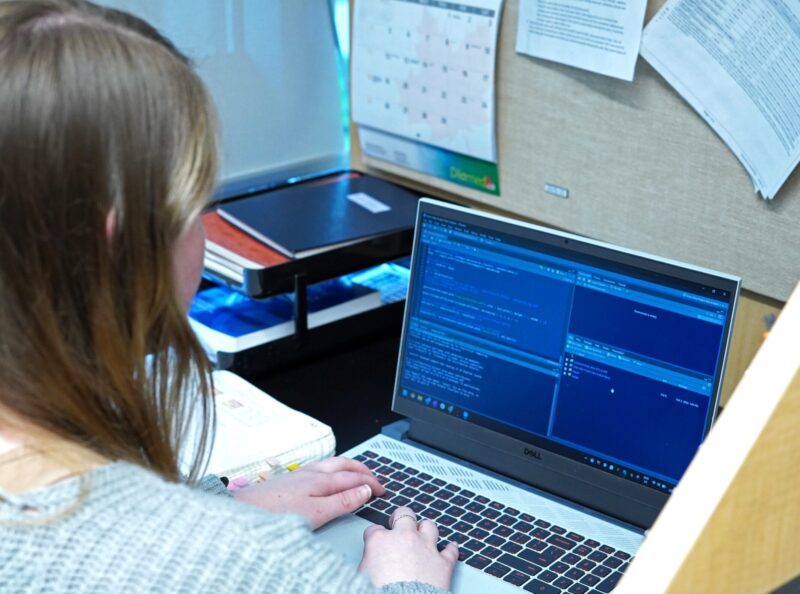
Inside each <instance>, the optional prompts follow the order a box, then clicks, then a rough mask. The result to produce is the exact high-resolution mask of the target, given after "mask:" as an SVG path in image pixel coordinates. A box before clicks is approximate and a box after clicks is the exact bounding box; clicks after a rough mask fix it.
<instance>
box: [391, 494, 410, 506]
mask: <svg viewBox="0 0 800 594" xmlns="http://www.w3.org/2000/svg"><path fill="white" fill-rule="evenodd" d="M409 501H411V500H410V499H409V498H408V497H403V496H402V495H397V496H395V497H394V498H393V499H391V500H390V503H392V504H394V505H397V506H398V507H399V506H401V505H407V504H408V502H409Z"/></svg>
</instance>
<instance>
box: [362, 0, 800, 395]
mask: <svg viewBox="0 0 800 594" xmlns="http://www.w3.org/2000/svg"><path fill="white" fill-rule="evenodd" d="M662 4H663V0H651V1H650V3H649V5H648V10H647V17H646V19H649V18H651V17H652V16H653V15H654V14H655V12H656V11H657V10H658V8H660V7H661V5H662ZM517 16H518V1H517V0H506V1H505V3H504V8H503V19H502V23H501V29H500V40H499V48H498V64H497V68H498V76H497V135H498V138H497V141H498V153H499V155H498V156H499V169H500V189H501V195H500V196H499V197H497V196H491V195H489V194H484V193H481V192H478V191H474V190H469V189H464V188H463V187H461V186H456V185H454V184H451V183H448V182H444V181H442V180H440V179H437V178H433V177H429V176H426V175H423V174H420V173H417V172H412V171H409V170H406V169H403V168H401V167H398V166H395V165H391V164H388V163H386V162H383V161H380V160H377V159H374V158H371V157H368V156H362V155H361V153H360V152H359V151H358V150H357V146H358V136H357V130H355V129H354V137H353V147H354V149H356V150H354V156H353V159H354V165H355V166H356V167H358V168H365V169H374V170H377V171H381V172H383V173H385V174H388V175H389V176H398V177H399V178H401V179H403V180H406V181H408V180H411V181H412V183H415V184H418V185H421V186H422V187H423V188H428V189H430V191H431V192H432V193H434V194H438V195H444V196H449V197H451V198H452V197H455V198H456V199H460V200H462V201H464V202H467V203H473V204H476V205H478V206H484V207H487V208H490V209H493V210H499V211H505V212H507V213H512V214H514V215H517V216H521V217H523V218H526V219H531V220H534V221H538V222H541V223H544V224H548V225H552V226H555V227H559V228H562V229H567V230H569V231H572V232H574V233H580V234H583V235H586V236H589V237H593V238H596V239H601V240H604V241H609V242H612V243H617V244H620V245H623V246H626V247H629V248H633V249H638V250H642V251H647V252H652V253H655V254H659V255H662V256H666V257H669V258H673V259H677V260H684V261H688V262H691V263H694V264H697V265H701V266H706V267H710V268H715V269H718V270H722V271H725V272H730V273H734V274H738V275H740V276H741V277H742V278H743V286H744V288H745V289H746V290H747V291H748V292H749V293H748V294H749V295H750V297H748V298H746V299H745V300H743V303H742V305H743V308H742V311H741V316H740V319H739V321H738V322H737V328H736V331H735V332H734V352H733V353H732V361H731V363H732V364H733V365H732V367H733V369H732V370H731V372H730V373H729V376H733V377H734V379H735V380H738V377H739V376H740V374H741V372H742V371H743V369H744V367H745V366H746V365H747V363H748V362H749V360H750V358H751V357H752V355H753V354H754V352H755V349H756V348H757V347H758V344H759V343H760V340H761V336H762V332H763V330H764V321H763V317H764V316H765V315H767V314H770V313H773V312H775V311H777V308H778V307H779V305H780V302H782V301H785V299H786V298H787V296H788V295H789V292H790V290H791V289H792V288H793V287H794V285H795V284H796V283H797V281H798V279H800V175H798V174H797V173H796V172H795V174H793V175H792V176H791V177H790V178H789V180H788V182H787V183H786V184H785V186H784V187H783V188H782V189H781V191H780V192H779V194H778V195H777V197H776V198H775V199H774V200H773V201H772V202H768V201H765V200H762V199H761V198H760V197H759V196H758V195H757V194H756V193H755V191H754V189H753V184H752V183H751V181H750V178H749V176H748V175H747V173H746V172H745V170H744V169H743V168H742V166H741V165H740V164H739V162H738V160H737V159H736V158H735V157H734V155H733V154H732V153H731V152H730V150H729V149H728V148H727V146H726V145H725V144H724V143H723V142H722V141H721V140H720V139H719V137H718V136H717V135H716V134H715V133H714V132H713V131H712V130H711V128H709V127H708V126H707V125H706V124H705V122H704V121H703V120H702V118H700V117H699V116H698V115H697V114H696V113H695V112H694V111H693V110H692V109H691V108H690V107H689V106H688V105H687V104H686V103H685V102H684V101H683V100H682V99H681V98H680V96H678V94H677V93H676V92H675V91H673V90H672V88H671V87H670V86H669V85H667V84H666V82H665V81H664V80H663V79H662V78H661V77H660V76H659V75H658V74H657V73H656V72H655V71H654V70H653V69H652V68H651V67H650V66H649V65H648V64H647V62H645V61H644V60H642V59H640V60H639V62H638V64H637V67H636V76H635V79H634V81H633V82H632V83H629V82H624V81H620V80H616V79H612V78H608V77H604V76H601V75H597V74H593V73H590V72H585V71H582V70H578V69H574V68H570V67H567V66H562V65H560V64H555V63H551V62H546V61H543V60H538V59H535V58H531V57H528V56H525V55H522V54H517V53H516V51H515V49H514V48H515V41H516V29H517ZM546 184H553V185H556V186H560V187H562V188H566V189H567V190H568V191H569V197H568V198H560V197H556V196H554V195H552V194H549V193H547V192H546V191H545V185H546ZM726 384H727V385H726V393H729V392H730V391H731V389H732V387H733V385H735V382H734V381H728V382H726Z"/></svg>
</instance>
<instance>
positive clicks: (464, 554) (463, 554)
mask: <svg viewBox="0 0 800 594" xmlns="http://www.w3.org/2000/svg"><path fill="white" fill-rule="evenodd" d="M474 554H475V553H473V552H472V551H468V550H467V549H465V548H464V547H459V548H458V560H459V561H466V560H467V559H469V558H470V557H472V555H474Z"/></svg>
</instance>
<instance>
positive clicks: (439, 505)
mask: <svg viewBox="0 0 800 594" xmlns="http://www.w3.org/2000/svg"><path fill="white" fill-rule="evenodd" d="M431 507H432V508H433V509H438V510H439V511H444V510H446V509H447V508H448V507H450V504H449V503H447V502H446V501H442V500H441V499H437V500H436V501H434V502H433V503H431Z"/></svg>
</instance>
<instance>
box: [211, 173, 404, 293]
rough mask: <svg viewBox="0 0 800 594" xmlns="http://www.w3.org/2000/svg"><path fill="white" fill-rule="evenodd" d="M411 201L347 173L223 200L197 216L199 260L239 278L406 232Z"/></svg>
mask: <svg viewBox="0 0 800 594" xmlns="http://www.w3.org/2000/svg"><path fill="white" fill-rule="evenodd" d="M417 201H418V196H417V195H416V194H414V193H413V192H411V191H409V190H406V189H404V188H401V187H399V186H396V185H394V184H392V183H389V182H386V181H384V180H381V179H379V178H376V177H372V176H369V175H362V174H359V173H352V172H351V173H344V174H338V175H333V176H328V177H325V178H322V179H319V180H315V181H311V182H304V183H299V184H296V185H290V186H287V187H284V188H280V189H277V190H272V191H269V192H265V193H260V194H256V195H253V196H249V197H246V198H242V199H238V200H233V201H230V202H224V203H222V204H220V205H219V206H218V207H217V208H216V210H215V211H212V212H209V213H206V214H205V215H204V216H203V225H204V226H205V229H206V236H207V242H206V259H205V266H206V268H207V270H209V271H210V272H211V273H213V274H215V275H217V276H218V277H221V278H223V279H226V280H228V281H231V282H234V283H237V284H242V282H243V279H244V276H245V274H246V272H247V271H248V270H250V271H258V270H263V269H265V268H268V267H271V266H277V265H280V264H283V263H286V262H290V261H293V260H302V259H305V258H309V257H311V256H315V255H318V254H324V253H328V252H333V251H334V250H337V249H341V248H346V247H349V246H353V245H356V244H359V243H362V242H367V241H371V240H375V239H379V238H382V237H388V236H391V235H392V234H396V233H399V232H403V231H410V230H411V229H413V227H414V217H415V215H416V208H417Z"/></svg>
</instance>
